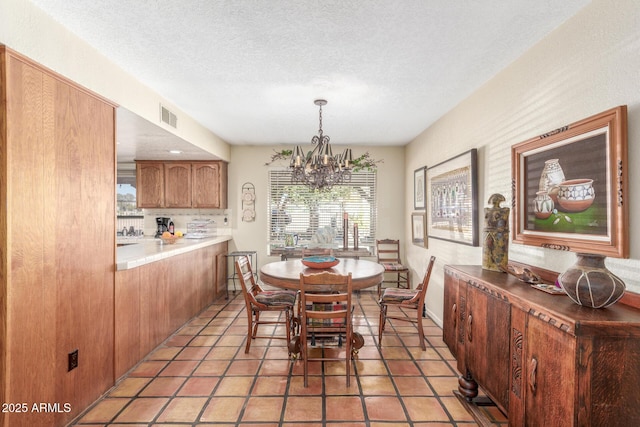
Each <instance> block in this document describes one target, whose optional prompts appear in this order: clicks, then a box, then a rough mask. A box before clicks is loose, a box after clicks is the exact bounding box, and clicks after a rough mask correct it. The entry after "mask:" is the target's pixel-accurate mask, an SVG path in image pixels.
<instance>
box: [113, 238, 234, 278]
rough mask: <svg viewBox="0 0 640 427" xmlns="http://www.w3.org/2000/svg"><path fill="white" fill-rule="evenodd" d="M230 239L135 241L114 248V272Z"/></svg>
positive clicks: (144, 239)
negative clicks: (163, 241)
mask: <svg viewBox="0 0 640 427" xmlns="http://www.w3.org/2000/svg"><path fill="white" fill-rule="evenodd" d="M231 238H232V237H231V235H222V236H216V237H209V238H205V239H187V238H182V239H179V240H178V241H177V242H176V243H174V244H172V245H169V244H166V243H163V244H160V239H154V238H143V239H135V243H132V244H127V245H125V246H120V247H118V248H116V270H128V269H130V268H136V267H140V266H141V265H145V264H149V263H152V262H155V261H160V260H162V259H165V258H169V257H172V256H176V255H180V254H183V253H186V252H190V251H195V250H197V249H202V248H205V247H207V246H211V245H215V244H217V243H222V242H227V241H229V240H231Z"/></svg>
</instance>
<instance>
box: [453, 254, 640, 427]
mask: <svg viewBox="0 0 640 427" xmlns="http://www.w3.org/2000/svg"><path fill="white" fill-rule="evenodd" d="M443 338H444V341H445V343H446V345H447V346H448V348H449V349H450V350H451V352H452V353H453V355H454V357H455V358H456V360H457V368H458V370H459V371H460V373H461V374H462V375H461V376H460V380H459V384H460V385H459V390H458V392H457V394H458V397H459V398H460V399H461V401H463V402H464V403H465V404H466V405H467V406H468V407H469V408H470V409H471V410H472V412H475V413H476V415H477V414H478V413H479V411H474V405H473V403H474V402H475V401H476V400H477V398H476V396H477V395H478V386H479V387H480V388H481V390H482V391H484V392H485V393H486V395H487V396H488V397H489V398H490V399H491V400H492V401H493V403H494V404H495V405H496V406H497V407H498V408H500V410H501V411H502V412H504V413H505V414H506V415H507V417H508V418H509V425H511V426H571V425H575V426H605V425H606V426H631V425H640V400H639V398H638V395H637V389H638V386H639V384H640V310H639V309H637V308H634V307H631V306H627V305H624V304H622V303H618V304H615V305H613V306H611V307H609V308H606V309H592V308H588V307H582V306H579V305H577V304H575V303H574V302H572V301H571V300H570V299H569V298H568V297H567V296H566V295H551V294H547V293H545V292H542V291H539V290H536V289H533V288H532V287H531V286H530V285H528V284H526V283H523V282H521V281H519V280H518V279H516V278H515V277H513V276H511V275H509V274H506V273H500V272H494V271H488V270H484V269H482V267H481V266H445V289H444V316H443Z"/></svg>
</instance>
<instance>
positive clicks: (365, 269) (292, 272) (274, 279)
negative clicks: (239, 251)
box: [260, 258, 384, 292]
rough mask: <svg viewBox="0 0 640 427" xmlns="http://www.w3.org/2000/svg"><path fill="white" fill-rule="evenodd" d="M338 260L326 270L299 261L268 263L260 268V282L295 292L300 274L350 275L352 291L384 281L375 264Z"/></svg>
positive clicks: (326, 288)
mask: <svg viewBox="0 0 640 427" xmlns="http://www.w3.org/2000/svg"><path fill="white" fill-rule="evenodd" d="M338 260H339V261H340V262H339V263H338V264H337V265H335V266H333V267H330V268H326V269H317V268H311V267H307V266H305V265H304V264H302V260H300V259H291V260H288V261H275V262H270V263H267V264H264V265H263V266H262V267H261V268H260V280H261V281H262V282H263V283H265V284H267V285H271V286H274V287H276V288H281V289H292V290H296V291H297V290H299V289H300V273H303V274H314V273H318V272H321V271H330V272H332V273H338V274H342V275H347V274H349V273H351V284H352V286H353V290H354V291H355V290H360V289H365V288H370V287H372V286H378V285H379V284H380V283H382V281H383V280H384V267H382V265H380V264H378V263H377V262H374V261H368V260H364V259H353V258H338ZM316 289H317V291H318V292H332V291H334V290H336V289H334V288H333V287H332V286H331V285H326V286H322V287H320V286H319V287H318V288H316Z"/></svg>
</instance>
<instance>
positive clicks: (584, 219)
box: [511, 106, 629, 258]
mask: <svg viewBox="0 0 640 427" xmlns="http://www.w3.org/2000/svg"><path fill="white" fill-rule="evenodd" d="M511 168H512V169H511V171H512V179H513V191H514V194H513V201H514V203H513V208H514V209H513V230H512V233H513V241H514V243H522V244H525V245H532V246H542V247H547V248H552V249H561V250H569V251H575V252H588V253H596V254H601V255H605V256H612V257H619V258H627V257H628V256H629V241H628V229H627V227H628V208H627V206H628V201H625V200H624V198H625V196H626V189H627V175H628V170H627V108H626V106H620V107H616V108H613V109H611V110H607V111H604V112H602V113H600V114H597V115H595V116H592V117H589V118H586V119H584V120H581V121H579V122H576V123H573V124H570V125H568V126H564V127H561V128H559V129H556V130H554V131H552V132H549V133H546V134H544V135H540V136H537V137H535V138H531V139H529V140H527V141H524V142H521V143H519V144H516V145H514V146H513V147H512V148H511Z"/></svg>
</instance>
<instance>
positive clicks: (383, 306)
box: [378, 304, 387, 347]
mask: <svg viewBox="0 0 640 427" xmlns="http://www.w3.org/2000/svg"><path fill="white" fill-rule="evenodd" d="M386 322H387V305H386V304H380V320H379V321H378V346H379V347H382V333H383V332H384V324H385V323H386Z"/></svg>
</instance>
